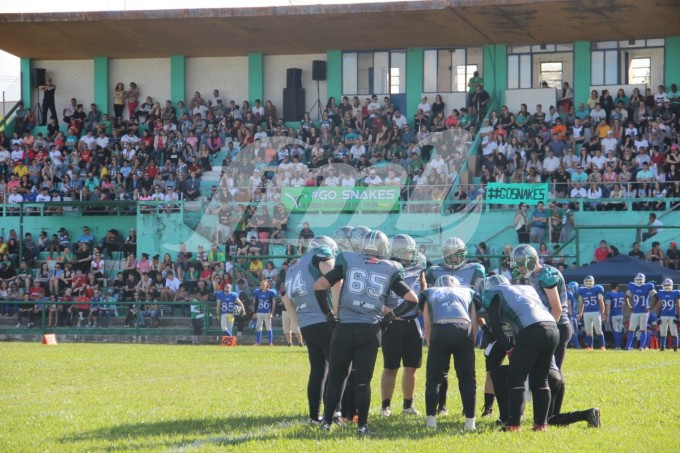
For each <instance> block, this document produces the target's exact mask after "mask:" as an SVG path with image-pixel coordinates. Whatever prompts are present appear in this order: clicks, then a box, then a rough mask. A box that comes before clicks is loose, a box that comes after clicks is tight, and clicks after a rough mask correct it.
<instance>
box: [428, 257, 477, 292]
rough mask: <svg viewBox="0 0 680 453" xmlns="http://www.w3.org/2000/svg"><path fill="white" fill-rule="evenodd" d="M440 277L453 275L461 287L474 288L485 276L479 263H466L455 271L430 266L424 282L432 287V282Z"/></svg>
mask: <svg viewBox="0 0 680 453" xmlns="http://www.w3.org/2000/svg"><path fill="white" fill-rule="evenodd" d="M442 275H453V276H454V277H456V278H457V279H458V281H459V282H460V284H461V286H469V287H472V288H474V287H475V285H476V284H477V282H478V281H479V280H480V279H483V278H484V277H485V276H486V270H485V269H484V266H482V265H481V264H479V263H467V264H464V265H463V266H461V267H460V268H458V269H456V270H455V271H454V270H451V269H448V268H446V267H444V266H442V265H437V266H431V267H430V268H429V269H428V270H427V273H426V274H425V281H426V282H427V285H428V286H434V282H436V281H437V279H438V278H439V277H441V276H442Z"/></svg>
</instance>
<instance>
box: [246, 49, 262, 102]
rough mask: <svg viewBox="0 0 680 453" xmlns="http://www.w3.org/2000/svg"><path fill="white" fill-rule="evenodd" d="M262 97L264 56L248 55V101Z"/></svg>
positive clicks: (260, 53)
mask: <svg viewBox="0 0 680 453" xmlns="http://www.w3.org/2000/svg"><path fill="white" fill-rule="evenodd" d="M263 97H264V55H263V54H262V52H254V53H251V54H248V100H249V101H250V103H251V105H252V104H253V103H254V102H255V99H262V98H263Z"/></svg>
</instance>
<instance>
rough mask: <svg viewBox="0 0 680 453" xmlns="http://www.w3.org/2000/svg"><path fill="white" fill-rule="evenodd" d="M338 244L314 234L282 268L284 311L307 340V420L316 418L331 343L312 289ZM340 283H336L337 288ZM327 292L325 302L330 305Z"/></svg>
mask: <svg viewBox="0 0 680 453" xmlns="http://www.w3.org/2000/svg"><path fill="white" fill-rule="evenodd" d="M337 253H338V246H337V245H336V243H335V241H334V240H333V239H331V238H329V237H327V236H318V237H315V238H314V239H312V240H311V242H310V243H309V250H307V252H306V253H305V254H304V255H302V256H301V257H300V259H299V260H297V261H295V262H294V263H293V264H291V265H290V267H289V268H288V272H286V282H285V289H286V293H285V294H284V295H282V296H281V300H282V301H283V303H284V305H285V307H286V312H288V313H289V314H290V317H291V319H293V320H295V321H296V322H297V323H298V325H299V326H300V329H301V331H302V337H303V338H304V340H305V343H306V344H307V355H308V358H309V379H308V381H307V402H308V404H309V421H310V423H313V424H317V423H319V422H320V418H319V413H320V409H321V400H322V398H323V390H324V386H325V382H326V372H327V369H328V357H329V354H330V347H331V329H330V327H329V325H328V323H327V322H326V315H324V313H323V312H322V311H321V310H320V309H319V304H318V303H317V301H316V297H315V295H314V292H313V291H311V289H312V288H313V287H314V283H315V282H316V280H317V279H318V278H319V277H321V276H322V275H323V274H325V273H326V272H329V271H330V270H331V269H333V266H335V255H337ZM339 288H340V285H339V284H338V285H336V289H339ZM329 296H330V293H329V294H328V297H327V301H326V304H327V305H328V307H329V310H330V307H331V305H332V302H331V299H330V297H329Z"/></svg>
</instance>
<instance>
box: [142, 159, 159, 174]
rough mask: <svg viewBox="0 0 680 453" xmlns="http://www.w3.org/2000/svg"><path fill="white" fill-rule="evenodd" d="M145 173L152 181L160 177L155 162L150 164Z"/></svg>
mask: <svg viewBox="0 0 680 453" xmlns="http://www.w3.org/2000/svg"><path fill="white" fill-rule="evenodd" d="M145 173H146V174H147V175H149V176H150V177H151V179H156V176H158V166H156V162H155V161H153V160H152V161H151V162H149V165H147V166H146V170H145Z"/></svg>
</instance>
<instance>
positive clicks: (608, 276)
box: [563, 255, 680, 285]
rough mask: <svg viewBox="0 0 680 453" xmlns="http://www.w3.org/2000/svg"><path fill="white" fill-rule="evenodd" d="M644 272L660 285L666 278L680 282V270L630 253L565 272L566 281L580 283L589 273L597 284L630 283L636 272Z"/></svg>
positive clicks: (649, 278)
mask: <svg viewBox="0 0 680 453" xmlns="http://www.w3.org/2000/svg"><path fill="white" fill-rule="evenodd" d="M638 272H642V273H643V274H645V277H647V281H648V282H653V283H656V284H657V285H660V284H661V282H662V281H663V279H664V278H672V279H673V282H675V283H676V284H677V283H680V271H676V270H673V269H669V268H667V267H663V266H661V265H659V264H658V263H656V262H651V261H643V260H640V259H638V258H633V257H632V256H628V255H617V256H613V257H611V258H608V259H606V260H604V261H601V262H599V263H595V264H589V265H588V266H583V267H579V268H575V269H568V270H566V271H564V272H563V275H564V280H565V281H566V282H571V281H575V282H578V284H579V285H580V284H581V283H582V282H583V279H584V278H585V277H586V276H587V275H592V276H593V277H595V283H596V284H611V283H619V284H622V283H629V282H632V281H633V278H634V277H635V274H637V273H638Z"/></svg>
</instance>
